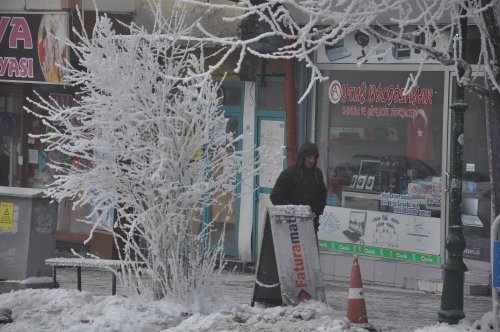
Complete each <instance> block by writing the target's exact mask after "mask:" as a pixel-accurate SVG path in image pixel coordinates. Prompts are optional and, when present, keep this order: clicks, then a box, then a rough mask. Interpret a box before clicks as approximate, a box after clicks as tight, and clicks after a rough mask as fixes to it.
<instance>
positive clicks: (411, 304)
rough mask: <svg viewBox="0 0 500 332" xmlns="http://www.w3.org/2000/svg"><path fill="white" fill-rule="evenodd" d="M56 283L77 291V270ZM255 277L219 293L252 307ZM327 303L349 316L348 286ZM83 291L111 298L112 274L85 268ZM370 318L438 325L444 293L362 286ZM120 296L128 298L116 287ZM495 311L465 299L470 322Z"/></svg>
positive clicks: (389, 326)
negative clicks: (347, 309)
mask: <svg viewBox="0 0 500 332" xmlns="http://www.w3.org/2000/svg"><path fill="white" fill-rule="evenodd" d="M57 281H58V282H59V285H60V286H59V287H60V288H63V289H76V287H77V286H76V269H74V268H64V269H58V270H57ZM254 281H255V276H254V274H250V273H239V272H235V273H232V274H231V275H229V274H228V275H224V277H223V278H222V280H221V283H220V286H219V287H220V291H221V292H222V293H224V294H225V296H226V297H227V298H228V300H232V301H234V302H237V303H240V304H248V305H249V304H250V301H251V299H252V294H253V286H254ZM324 286H325V291H326V299H327V303H328V304H329V305H330V306H331V307H332V309H333V311H334V315H335V318H342V317H345V315H346V308H347V294H348V291H349V284H348V283H346V282H335V281H325V282H324ZM82 290H84V291H88V292H90V293H92V294H95V295H106V294H109V295H111V274H110V273H109V272H106V271H101V270H92V269H82ZM363 290H364V296H365V302H366V308H367V314H368V319H369V322H370V323H371V324H373V325H374V326H375V327H377V328H379V329H380V330H381V331H391V332H399V331H401V332H407V331H414V330H415V329H417V328H421V327H425V326H431V325H433V324H436V323H437V312H438V310H439V307H440V303H441V294H439V293H427V292H423V291H415V290H405V289H401V288H394V287H385V286H379V285H371V284H366V283H364V284H363ZM117 294H118V295H125V294H124V290H123V288H122V287H121V286H120V285H119V284H118V285H117ZM491 310H492V300H491V296H465V297H464V312H465V315H466V318H465V319H467V320H469V321H470V322H474V321H475V320H478V319H480V318H481V317H482V316H483V314H484V313H486V312H488V311H491Z"/></svg>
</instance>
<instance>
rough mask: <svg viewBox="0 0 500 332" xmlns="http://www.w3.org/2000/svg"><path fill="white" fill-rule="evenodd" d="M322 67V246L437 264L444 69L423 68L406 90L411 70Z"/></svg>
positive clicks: (319, 139)
mask: <svg viewBox="0 0 500 332" xmlns="http://www.w3.org/2000/svg"><path fill="white" fill-rule="evenodd" d="M323 74H324V75H325V76H328V77H329V78H330V80H329V82H325V83H324V84H323V85H322V86H320V89H319V93H318V99H317V100H318V102H317V104H318V112H317V113H318V123H317V128H318V133H317V134H318V142H319V145H320V150H321V151H320V155H321V158H324V159H325V161H326V162H325V165H324V168H325V173H326V177H327V183H328V192H329V193H328V200H327V205H328V206H327V208H326V209H325V213H324V215H323V216H322V220H321V222H322V226H321V227H320V240H322V239H324V241H323V242H322V241H320V245H322V247H323V248H329V249H334V250H341V251H355V252H367V253H368V254H370V255H374V256H381V257H386V258H394V259H400V260H409V261H417V262H421V263H428V264H439V253H440V248H439V243H440V219H439V218H440V216H441V165H442V158H443V156H442V138H443V107H444V105H443V96H444V73H443V72H424V73H422V75H421V77H420V78H419V82H418V86H416V87H414V88H413V90H412V91H411V92H410V93H409V94H408V95H403V90H404V87H405V85H406V81H407V78H408V77H409V75H410V73H409V72H402V71H325V72H324V73H323ZM339 243H340V244H339ZM344 243H345V244H347V245H344ZM352 244H355V245H354V246H353V245H352ZM339 248H340V249H339ZM421 254H429V255H432V256H425V257H423V256H422V255H421ZM422 257H423V258H422Z"/></svg>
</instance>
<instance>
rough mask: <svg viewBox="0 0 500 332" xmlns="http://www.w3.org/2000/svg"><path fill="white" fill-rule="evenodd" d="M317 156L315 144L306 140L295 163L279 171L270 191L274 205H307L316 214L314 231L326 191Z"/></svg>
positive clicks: (324, 200) (322, 207)
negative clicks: (317, 164)
mask: <svg viewBox="0 0 500 332" xmlns="http://www.w3.org/2000/svg"><path fill="white" fill-rule="evenodd" d="M318 157H319V152H318V147H317V146H316V144H314V143H310V142H306V143H305V144H304V145H302V147H301V148H300V149H299V153H298V156H297V163H296V164H295V165H293V166H290V167H288V168H287V169H286V170H284V171H283V172H281V174H280V176H279V177H278V180H276V184H275V185H274V188H273V191H272V192H271V202H272V203H273V204H274V205H309V206H310V207H311V210H312V212H313V213H314V214H315V215H316V216H315V217H314V229H315V230H316V233H317V232H318V227H319V216H320V215H321V214H323V210H324V209H325V205H326V193H327V190H326V186H325V183H324V181H323V174H322V173H321V170H320V169H319V168H318V167H316V162H317V160H318Z"/></svg>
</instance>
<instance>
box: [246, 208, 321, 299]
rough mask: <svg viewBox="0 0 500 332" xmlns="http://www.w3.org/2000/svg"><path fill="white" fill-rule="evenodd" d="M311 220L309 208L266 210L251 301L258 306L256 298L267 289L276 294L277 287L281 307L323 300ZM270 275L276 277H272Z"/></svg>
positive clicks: (265, 292) (317, 255)
mask: <svg viewBox="0 0 500 332" xmlns="http://www.w3.org/2000/svg"><path fill="white" fill-rule="evenodd" d="M312 217H313V216H312V214H311V210H310V208H309V207H308V206H294V205H283V206H273V207H270V208H268V217H267V218H266V225H265V229H264V236H263V241H262V243H261V252H260V259H259V263H258V266H257V280H256V286H255V289H254V301H257V302H261V301H259V297H260V295H259V294H267V293H268V292H269V290H268V289H266V288H269V289H272V288H274V289H275V291H276V288H277V287H278V286H279V288H280V289H281V302H282V303H283V304H291V305H297V304H298V303H299V302H301V301H304V300H309V299H314V300H321V301H324V300H325V294H324V288H323V287H322V275H321V270H320V264H319V252H318V247H317V244H316V236H315V234H314V226H313V221H312ZM266 233H267V234H266ZM271 242H272V246H271ZM270 250H272V252H269V251H270ZM273 264H274V265H275V266H273ZM273 273H274V274H277V276H272V275H271V274H273ZM263 302H272V303H276V302H277V301H276V299H275V300H274V301H263Z"/></svg>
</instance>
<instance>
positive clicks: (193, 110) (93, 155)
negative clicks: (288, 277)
mask: <svg viewBox="0 0 500 332" xmlns="http://www.w3.org/2000/svg"><path fill="white" fill-rule="evenodd" d="M151 5H152V6H153V8H152V9H153V12H155V13H157V15H156V17H155V20H154V24H153V27H152V29H151V30H150V31H147V30H146V29H145V28H143V27H140V26H137V25H135V24H131V25H128V26H127V28H128V29H129V30H130V34H129V35H117V34H115V32H114V30H113V26H112V22H111V20H110V19H109V18H108V17H106V16H105V15H104V16H97V17H96V20H97V23H96V25H95V27H94V28H93V31H92V34H91V35H88V34H87V33H86V32H85V30H84V29H83V27H82V29H81V31H82V32H80V33H79V32H78V31H77V30H74V33H75V34H76V36H77V38H76V41H74V42H71V41H69V40H68V41H66V42H67V43H68V45H69V47H70V48H71V50H72V51H73V52H74V54H75V55H76V58H77V63H75V64H74V65H72V64H70V63H68V64H67V65H66V68H65V70H66V71H67V74H68V77H69V79H68V81H67V82H66V84H69V85H71V86H74V87H76V88H78V89H79V92H78V93H77V105H76V106H73V107H66V106H62V105H58V104H57V103H56V102H55V100H47V99H43V98H41V97H40V98H37V99H36V100H34V101H32V102H33V104H34V105H36V108H37V109H38V110H40V111H37V112H34V111H31V110H29V109H27V111H29V112H31V113H32V114H33V115H35V116H38V117H40V118H41V119H42V120H43V123H44V124H45V125H46V126H48V127H49V128H50V130H49V131H48V132H47V133H46V134H44V135H41V136H39V137H40V138H41V139H42V142H44V143H45V145H46V150H47V151H49V153H50V152H53V151H57V152H59V153H62V154H63V155H64V156H67V158H64V159H63V160H68V161H67V162H64V161H59V162H57V161H55V160H52V161H49V164H50V167H52V168H53V169H54V170H55V171H56V173H58V174H59V175H56V177H55V181H54V182H53V183H52V184H51V185H50V187H49V188H48V189H47V193H48V195H50V196H51V197H53V198H54V199H56V200H58V201H60V200H62V199H64V198H70V199H72V201H73V202H74V204H75V205H76V206H83V205H87V204H88V205H91V206H93V207H94V208H93V209H92V212H91V214H92V215H93V216H95V217H96V218H97V220H98V222H97V224H96V225H95V226H94V228H95V227H106V225H105V224H104V219H105V218H106V213H105V212H106V210H107V209H109V208H112V207H114V208H115V209H116V222H115V224H114V227H113V228H111V227H108V228H109V231H111V232H113V234H114V236H115V239H116V242H117V243H119V244H120V247H121V248H120V249H121V250H120V251H119V252H120V255H121V257H120V258H121V259H122V260H123V273H122V275H121V276H122V281H123V283H124V285H125V286H126V287H128V289H129V290H130V292H135V291H138V292H139V293H140V294H141V295H142V296H145V297H147V298H159V297H163V296H172V297H174V298H177V299H178V300H179V301H182V302H184V303H188V304H189V303H194V302H193V301H195V299H196V298H197V297H203V296H205V295H208V293H210V292H211V291H212V288H211V286H213V285H215V284H216V280H217V277H218V274H219V273H220V272H219V271H220V270H222V269H219V270H217V269H215V268H214V267H215V266H216V264H218V263H217V262H216V261H217V260H218V259H220V258H222V257H221V256H220V255H222V252H221V246H222V238H221V239H216V240H215V241H212V243H211V248H210V249H211V250H207V244H206V238H207V235H208V233H210V231H211V227H210V225H208V226H205V225H204V224H203V213H204V209H205V208H206V207H207V206H210V205H217V204H222V203H221V202H220V201H221V200H222V199H224V200H227V198H228V197H233V198H234V197H235V195H234V193H235V188H236V186H237V183H238V176H241V174H240V172H241V169H242V160H243V152H241V151H238V150H237V148H236V147H237V143H238V141H239V140H240V139H241V137H236V136H235V135H234V133H229V132H226V122H227V120H226V118H224V114H223V113H222V111H221V110H220V97H219V95H218V91H219V90H220V89H219V88H220V83H217V82H214V81H213V80H212V78H211V76H210V75H209V74H207V73H206V71H205V69H206V68H205V57H204V46H205V45H204V42H202V41H198V42H189V41H186V39H185V38H184V40H181V39H180V36H187V35H189V34H190V26H189V25H187V24H185V22H184V20H183V18H184V13H183V11H182V9H178V11H175V12H174V13H173V14H172V16H171V17H170V18H164V17H163V16H162V15H161V14H160V12H161V11H160V10H158V7H154V6H157V5H158V3H157V2H151ZM69 160H71V162H70V161H69ZM252 166H253V165H252ZM110 202H112V204H110ZM229 205H230V202H229ZM89 217H92V216H89ZM213 217H214V218H215V217H217V216H213ZM222 233H223V232H222Z"/></svg>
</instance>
